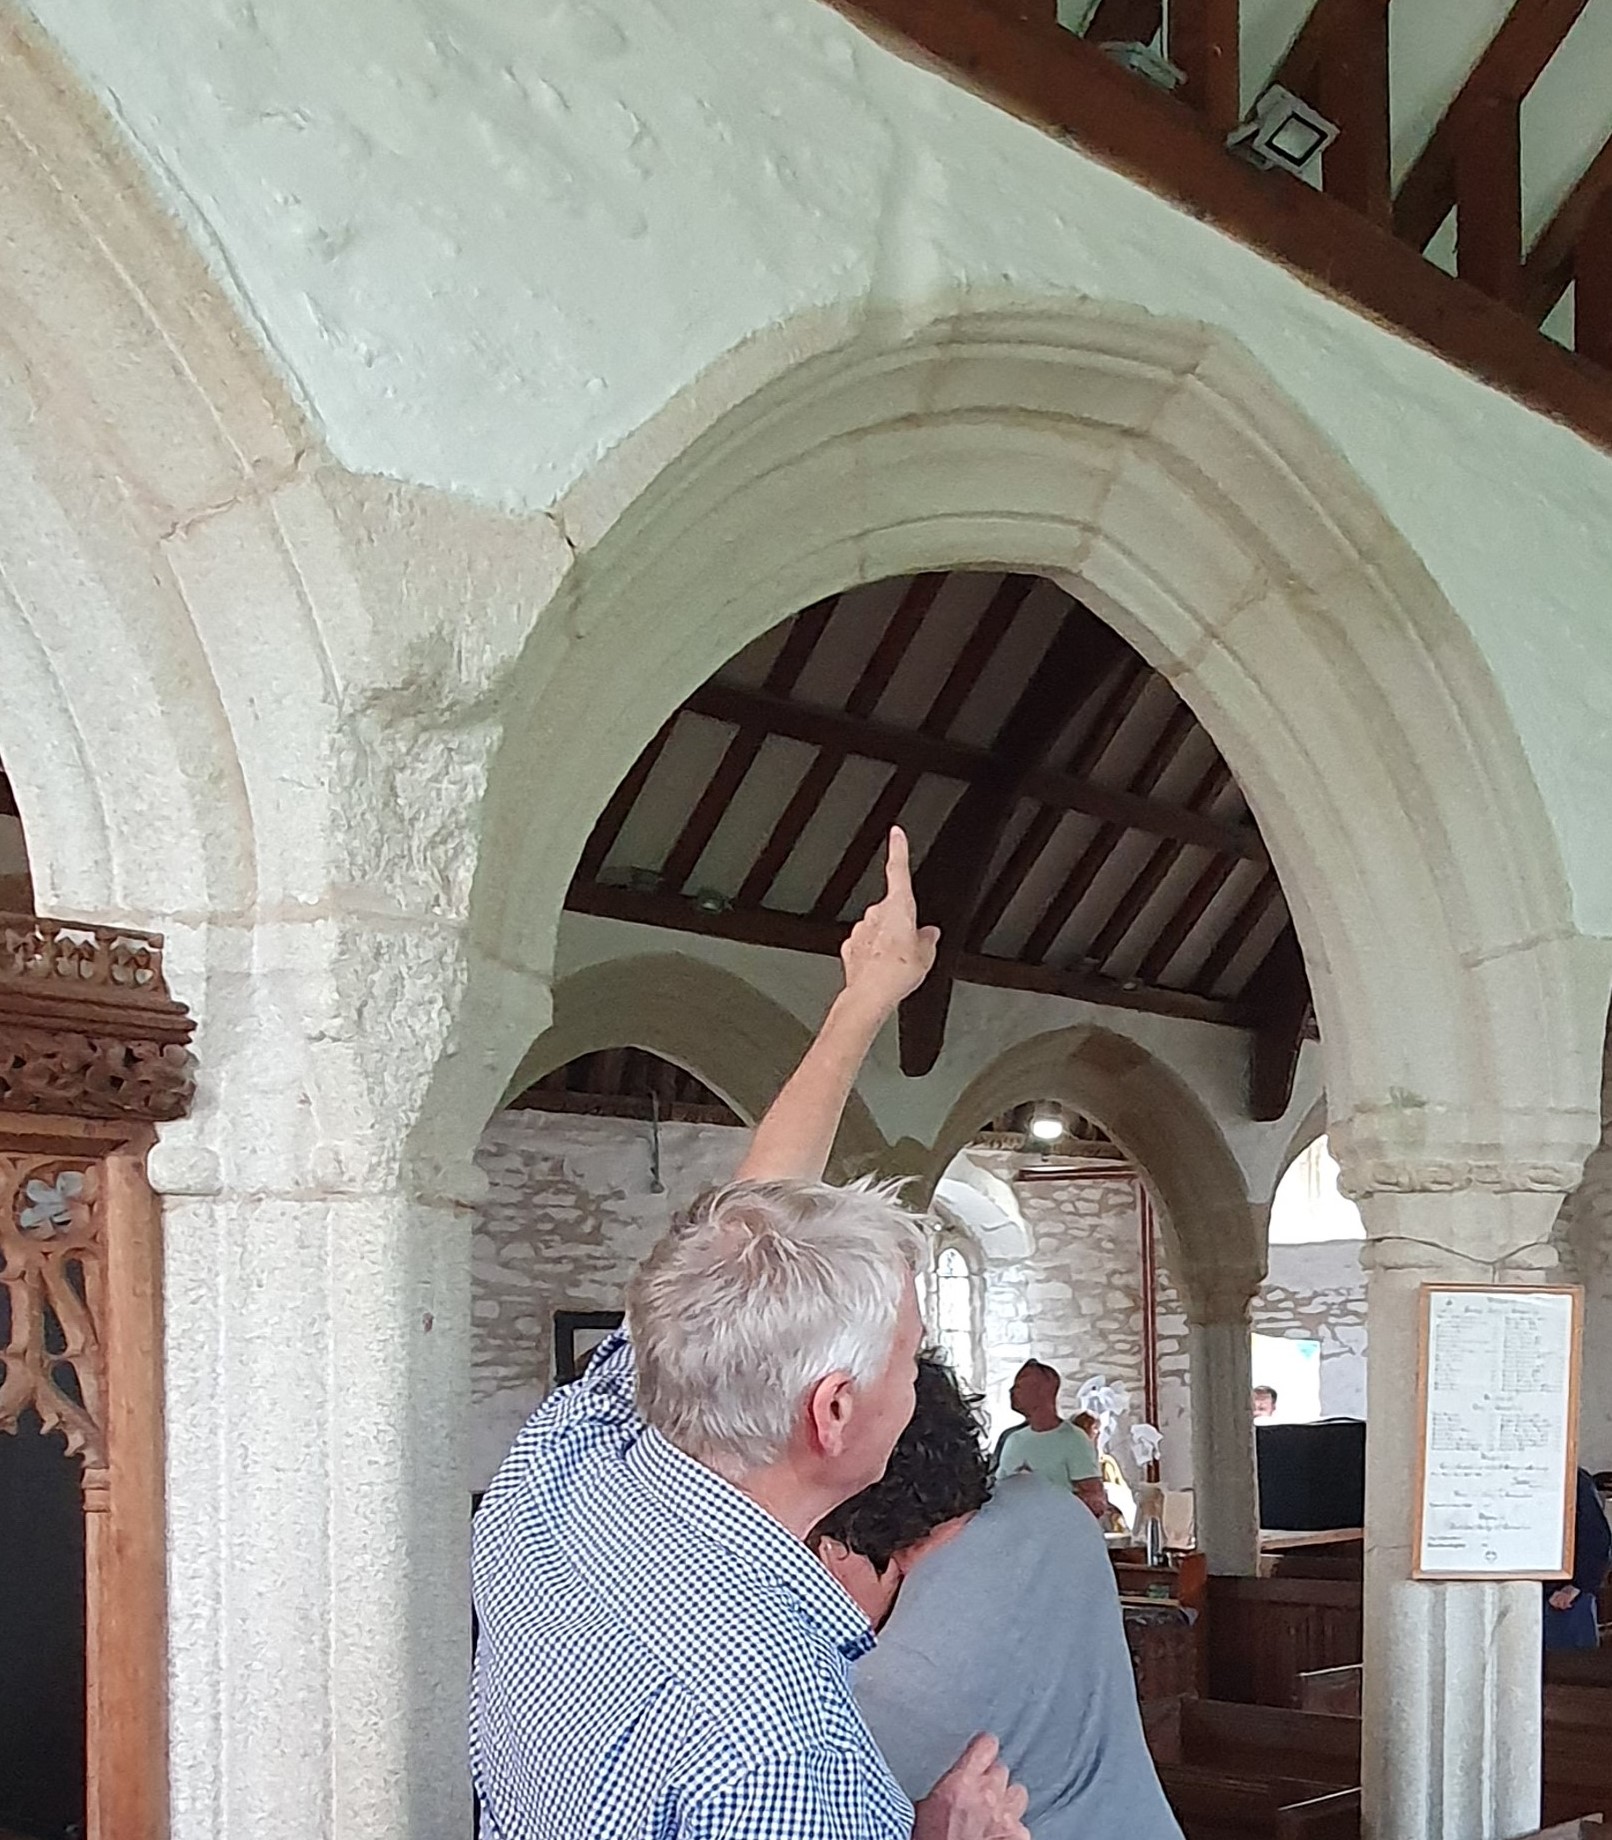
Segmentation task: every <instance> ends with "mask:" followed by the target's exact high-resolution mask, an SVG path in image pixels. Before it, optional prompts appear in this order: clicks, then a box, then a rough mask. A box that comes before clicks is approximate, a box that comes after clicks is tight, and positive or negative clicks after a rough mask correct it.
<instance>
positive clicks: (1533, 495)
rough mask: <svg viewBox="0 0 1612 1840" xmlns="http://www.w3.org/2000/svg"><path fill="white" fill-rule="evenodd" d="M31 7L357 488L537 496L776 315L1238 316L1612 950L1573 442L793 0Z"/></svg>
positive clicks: (1588, 478)
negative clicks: (1561, 855)
mask: <svg viewBox="0 0 1612 1840" xmlns="http://www.w3.org/2000/svg"><path fill="white" fill-rule="evenodd" d="M31 7H32V11H33V13H34V14H35V15H36V16H37V18H38V19H39V20H40V21H41V22H42V23H43V24H44V25H45V26H46V27H47V28H48V29H49V30H50V31H51V32H52V33H54V34H55V35H56V36H57V38H58V40H59V42H60V43H61V44H62V45H63V46H64V47H65V48H66V50H67V52H68V54H69V55H70V57H71V58H72V59H73V60H74V61H75V62H76V64H77V65H78V67H79V69H80V70H81V71H82V72H83V73H84V75H85V77H86V79H87V80H88V81H89V83H90V84H91V85H92V86H93V87H94V88H95V89H96V90H97V91H98V92H99V94H100V96H101V97H102V99H103V100H104V102H105V103H106V105H107V107H108V108H109V110H110V111H111V113H112V115H113V116H114V117H115V118H116V119H117V120H118V121H119V122H120V123H121V124H122V126H123V128H124V130H125V131H126V132H127V134H128V135H129V137H130V139H131V140H132V142H133V144H134V145H135V146H136V148H137V149H138V150H139V152H140V154H141V155H142V157H143V158H144V160H145V163H146V166H147V170H148V172H149V173H150V174H151V175H152V178H153V180H154V181H155V183H156V184H157V185H158V186H159V187H160V188H161V190H162V193H163V195H164V196H165V197H166V198H167V200H168V201H169V203H170V205H171V206H172V207H173V208H174V210H175V211H177V212H178V213H179V214H180V215H181V216H182V217H183V218H184V220H185V221H186V222H187V223H188V224H189V225H190V227H191V229H192V231H193V234H194V236H195V238H196V241H197V243H198V244H199V246H200V247H202V248H203V249H204V250H205V251H206V252H207V254H208V258H209V260H210V261H211V263H212V265H213V268H214V272H215V274H216V275H217V277H218V278H219V280H220V282H221V283H222V284H223V285H224V286H225V287H226V288H227V289H228V290H229V291H230V292H231V293H232V294H233V296H234V298H235V299H236V301H237V303H238V304H239V306H240V308H241V310H242V312H243V314H244V315H245V317H246V318H247V319H248V321H249V322H250V323H251V324H252V325H254V326H255V328H256V329H257V332H258V334H259V337H260V338H261V340H262V343H263V345H264V347H265V349H266V350H267V351H269V352H270V353H271V354H272V355H273V357H274V359H275V361H276V363H277V364H278V365H279V367H280V368H281V370H282V372H283V373H284V374H285V375H286V376H287V377H288V378H289V379H291V380H292V381H293V383H294V385H295V387H296V389H297V390H298V392H299V393H300V395H301V397H302V398H303V400H304V402H305V404H306V405H307V407H308V409H309V410H310V412H311V414H312V416H313V417H314V419H315V422H316V424H317V426H318V427H319V428H320V430H321V431H322V433H323V435H324V437H325V438H326V439H327V440H328V442H329V444H330V446H331V448H332V450H333V452H334V453H335V455H336V457H337V458H338V459H339V460H341V461H343V462H344V463H346V464H347V465H348V466H350V467H352V468H354V469H356V470H359V471H364V472H371V473H375V474H380V475H384V476H386V477H389V478H393V479H402V480H410V481H415V482H424V483H428V484H432V485H436V486H441V487H444V488H447V489H449V490H451V491H454V492H460V493H466V494H469V495H471V496H474V497H476V498H479V499H481V500H484V501H488V502H492V503H496V504H498V505H502V506H510V507H519V508H522V509H527V510H536V509H544V508H547V507H549V506H552V505H554V504H555V503H556V501H557V500H559V499H560V497H561V496H562V494H563V493H564V492H565V491H566V489H567V488H568V487H571V486H572V485H574V484H575V483H576V482H577V481H578V480H579V479H580V478H581V477H582V475H583V474H584V473H585V471H586V470H587V469H588V468H589V467H590V466H591V465H592V464H593V463H594V462H595V461H596V460H597V459H598V458H599V457H600V456H601V455H602V454H604V453H605V452H607V451H608V450H609V449H610V448H611V447H612V446H614V445H615V444H616V443H618V442H620V441H622V440H623V439H624V438H625V437H626V436H627V435H628V434H629V433H630V432H631V431H632V430H634V429H635V428H638V427H639V426H641V425H642V424H643V423H645V421H646V420H647V419H648V418H649V417H651V416H652V415H653V414H654V413H655V412H656V411H658V410H659V409H661V408H662V407H664V406H665V405H666V404H668V403H669V402H671V401H672V399H673V398H674V397H675V396H677V395H678V393H679V392H680V391H681V390H683V389H684V388H686V387H687V386H688V385H689V384H690V383H691V382H692V381H693V380H694V379H696V378H697V377H699V376H700V374H701V373H702V372H704V371H707V370H708V369H710V368H711V367H712V366H713V365H715V364H716V363H717V361H718V360H719V359H721V358H722V357H723V356H724V354H726V353H730V352H732V351H734V350H736V349H738V348H739V347H741V346H743V345H744V344H745V342H746V341H747V340H753V339H754V338H755V337H756V335H757V334H759V333H763V332H766V331H768V330H769V329H774V328H779V327H782V326H785V325H788V324H790V323H791V322H793V323H794V324H795V326H796V331H795V332H794V333H793V334H792V335H791V341H790V343H791V345H792V348H793V355H794V356H799V355H801V353H802V352H803V351H805V350H807V349H810V348H811V346H812V345H813V344H814V342H817V341H819V340H820V339H821V338H823V337H828V338H838V337H842V336H843V329H844V327H845V325H846V324H847V322H848V321H854V320H855V319H856V318H858V317H859V316H862V315H865V314H868V313H870V312H874V313H877V312H891V311H893V312H895V313H897V314H900V313H902V312H903V311H905V310H909V309H916V310H918V311H920V312H929V311H933V309H934V307H935V305H936V303H937V302H939V301H942V300H950V301H952V302H954V303H958V304H962V303H965V302H967V301H969V300H976V301H981V302H990V303H997V302H1001V301H1002V300H1004V299H1007V300H1017V299H1037V300H1040V299H1045V298H1048V297H1057V296H1062V297H1066V298H1089V299H1098V300H1104V301H1128V302H1134V303H1136V304H1138V305H1141V306H1143V307H1145V308H1147V309H1148V310H1150V311H1152V312H1154V313H1160V314H1176V315H1181V316H1184V317H1186V318H1188V319H1193V320H1198V321H1204V322H1208V323H1211V324H1213V325H1217V326H1219V327H1221V328H1224V329H1225V330H1226V331H1228V332H1229V333H1231V334H1232V335H1233V336H1234V337H1235V338H1236V339H1238V340H1240V341H1242V342H1243V343H1244V344H1246V346H1247V347H1248V348H1249V349H1250V351H1251V352H1252V353H1253V354H1254V356H1255V357H1256V359H1257V360H1258V361H1259V362H1260V363H1261V364H1262V365H1263V366H1264V367H1265V368H1266V369H1267V370H1268V371H1269V373H1270V374H1271V376H1272V377H1273V378H1274V379H1275V381H1276V382H1277V384H1278V385H1279V386H1280V388H1282V389H1283V390H1284V391H1286V392H1287V394H1288V395H1289V396H1290V397H1291V398H1292V400H1293V401H1294V402H1295V403H1297V404H1298V406H1299V407H1300V409H1301V410H1302V411H1303V412H1304V413H1305V414H1306V415H1308V416H1309V417H1310V418H1311V419H1312V420H1313V421H1314V422H1315V424H1316V425H1317V426H1319V427H1320V428H1321V429H1322V430H1324V431H1325V434H1326V436H1327V437H1328V439H1329V440H1330V441H1331V442H1332V443H1333V444H1334V445H1335V446H1336V448H1337V449H1338V450H1339V452H1340V453H1341V454H1342V456H1343V457H1344V459H1345V460H1346V461H1347V462H1348V464H1349V465H1350V466H1351V467H1353V468H1354V469H1355V471H1356V473H1357V474H1358V475H1359V477H1360V479H1361V480H1362V481H1363V482H1364V484H1365V485H1366V486H1367V488H1368V489H1369V490H1370V491H1371V492H1372V493H1373V494H1374V495H1375V496H1376V498H1377V500H1378V501H1379V503H1380V504H1381V505H1382V507H1383V509H1384V510H1385V512H1386V513H1387V515H1388V516H1389V518H1390V519H1391V520H1392V521H1393V522H1394V523H1395V524H1396V525H1397V527H1398V528H1399V529H1400V530H1401V531H1402V532H1403V533H1404V534H1405V535H1406V536H1407V537H1408V538H1409V540H1410V542H1411V543H1412V544H1413V545H1414V547H1415V548H1416V550H1417V552H1418V553H1419V555H1420V556H1421V558H1422V559H1423V561H1424V562H1425V563H1426V565H1427V567H1428V568H1429V570H1430V571H1431V573H1432V575H1433V576H1434V578H1435V579H1436V580H1437V582H1438V583H1439V585H1440V586H1441V587H1442V588H1443V590H1444V591H1445V592H1446V593H1447V594H1448V596H1449V597H1450V600H1451V601H1452V603H1453V604H1454V606H1455V608H1456V609H1457V611H1458V613H1459V615H1460V617H1461V618H1462V619H1463V620H1464V621H1465V622H1466V623H1467V625H1468V626H1469V627H1470V629H1471V630H1472V632H1473V633H1474V635H1475V636H1476V638H1477V640H1478V643H1479V645H1480V647H1481V648H1482V650H1483V651H1484V652H1485V654H1486V655H1487V656H1488V658H1489V659H1490V661H1491V662H1492V664H1493V666H1494V669H1495V673H1496V676H1497V678H1498V680H1499V683H1500V687H1501V691H1502V694H1503V696H1504V697H1505V700H1506V702H1507V704H1508V706H1509V708H1510V711H1511V714H1512V716H1513V718H1514V719H1515V721H1516V723H1517V725H1518V728H1519V731H1520V733H1521V737H1522V741H1523V745H1524V748H1525V750H1526V752H1527V755H1528V758H1529V760H1530V762H1531V764H1532V767H1533V769H1534V772H1535V773H1536V775H1537V776H1538V778H1539V781H1540V783H1541V785H1542V787H1543V788H1544V790H1545V793H1546V797H1547V800H1548V802H1549V804H1550V806H1551V809H1552V813H1553V818H1554V822H1555V823H1556V825H1557V827H1558V829H1559V833H1560V836H1561V839H1562V843H1563V847H1564V851H1565V854H1566V856H1567V859H1568V864H1569V870H1570V874H1571V877H1572V881H1573V887H1574V894H1575V898H1576V911H1577V914H1578V916H1579V919H1580V922H1581V924H1582V926H1583V927H1584V929H1585V930H1586V931H1589V932H1592V933H1597V934H1607V933H1612V854H1609V853H1608V852H1607V851H1606V850H1605V849H1604V847H1603V839H1602V826H1601V821H1600V800H1599V789H1600V787H1601V785H1602V784H1603V783H1604V780H1605V776H1606V771H1607V766H1608V756H1609V748H1612V742H1609V736H1612V720H1609V717H1612V675H1609V674H1608V673H1606V672H1604V671H1600V670H1597V669H1594V668H1586V667H1587V666H1589V665H1591V664H1592V662H1593V661H1594V660H1596V659H1597V658H1599V657H1600V656H1601V655H1602V653H1603V647H1604V627H1603V623H1602V614H1603V601H1604V589H1603V584H1604V582H1605V580H1606V579H1607V578H1608V576H1609V574H1612V518H1609V517H1608V516H1607V508H1608V505H1609V504H1612V459H1609V458H1608V457H1607V456H1606V455H1604V454H1602V453H1600V452H1598V451H1595V450H1593V449H1592V448H1590V447H1589V446H1588V445H1587V444H1586V443H1584V442H1583V441H1581V440H1580V439H1579V438H1577V437H1576V436H1574V435H1572V434H1570V433H1568V432H1567V431H1565V430H1564V429H1562V428H1560V427H1557V426H1555V425H1553V424H1551V423H1550V422H1548V421H1546V420H1544V419H1543V418H1541V417H1539V416H1537V415H1535V414H1532V413H1530V412H1529V411H1527V410H1524V409H1522V408H1520V407H1519V406H1517V405H1516V404H1514V403H1512V402H1510V401H1508V400H1507V399H1505V398H1503V397H1502V396H1500V395H1499V394H1497V393H1495V392H1493V391H1491V390H1489V389H1487V388H1485V387H1483V386H1480V385H1478V384H1475V383H1473V382H1472V381H1471V380H1470V379H1468V378H1466V377H1464V376H1462V375H1461V374H1459V373H1458V372H1456V371H1455V370H1453V369H1452V368H1451V367H1449V366H1447V365H1445V364H1444V363H1442V362H1441V361H1440V360H1438V359H1437V358H1435V357H1433V356H1431V355H1430V354H1428V353H1426V352H1424V351H1421V350H1419V349H1417V348H1415V347H1413V346H1411V345H1409V344H1407V343H1406V342H1404V341H1403V340H1400V339H1398V338H1396V337H1394V336H1393V335H1391V334H1389V333H1387V332H1385V331H1383V330H1382V329H1380V328H1379V327H1376V326H1374V325H1372V324H1371V323H1369V322H1368V321H1367V320H1365V319H1364V318H1362V317H1361V316H1359V315H1357V314H1353V313H1350V312H1349V311H1347V310H1346V309H1345V308H1343V307H1341V306H1339V305H1337V304H1336V303H1334V302H1332V301H1329V300H1327V299H1324V298H1323V297H1322V296H1320V295H1319V294H1317V293H1316V292H1314V291H1313V290H1311V289H1309V288H1307V287H1306V286H1305V285H1304V284H1303V283H1302V282H1300V281H1299V280H1297V279H1296V278H1294V277H1293V276H1291V275H1290V274H1287V273H1286V272H1284V271H1283V270H1281V269H1280V268H1278V267H1277V266H1276V265H1274V264H1272V263H1269V262H1267V261H1265V260H1263V259H1261V258H1259V257H1257V256H1255V255H1253V254H1252V253H1250V252H1249V251H1247V250H1245V249H1243V248H1241V247H1240V246H1238V245H1237V244H1235V243H1233V242H1232V241H1230V240H1229V239H1227V238H1225V237H1223V236H1221V235H1220V234H1218V233H1217V232H1216V231H1214V230H1212V229H1210V228H1208V227H1206V226H1204V225H1202V224H1200V223H1197V222H1196V221H1194V220H1193V219H1191V218H1190V217H1189V216H1187V215H1186V214H1185V213H1184V212H1181V211H1179V210H1177V209H1175V208H1173V207H1172V206H1170V205H1168V204H1166V203H1164V202H1163V201H1161V200H1158V199H1156V198H1153V197H1151V196H1150V195H1148V194H1147V193H1145V192H1143V191H1141V190H1139V189H1138V188H1137V187H1135V186H1134V185H1132V184H1131V183H1129V182H1128V181H1126V180H1124V179H1122V178H1120V177H1119V176H1117V175H1116V174H1113V173H1111V172H1108V171H1107V170H1105V169H1103V168H1102V167H1100V166H1098V165H1096V164H1095V163H1094V162H1092V161H1090V160H1089V159H1087V158H1085V157H1084V156H1083V155H1081V154H1080V153H1079V152H1077V151H1075V150H1074V149H1072V148H1070V147H1068V146H1064V145H1059V144H1055V143H1054V142H1053V141H1052V140H1051V139H1050V138H1048V137H1045V136H1042V135H1040V134H1038V133H1036V132H1035V131H1033V130H1032V129H1030V128H1027V127H1025V126H1024V125H1022V124H1020V123H1018V122H1016V121H1014V120H1013V119H1011V118H1010V117H1008V116H1007V115H1006V114H1005V113H1003V112H1001V111H999V110H997V109H994V108H992V107H991V106H989V105H987V104H986V103H984V102H982V101H980V100H978V99H976V98H974V97H972V96H970V95H968V94H965V93H964V92H963V91H961V90H960V89H958V88H956V87H955V86H953V85H951V84H949V83H947V82H946V81H944V80H943V79H941V78H940V77H938V76H935V75H933V74H931V73H928V72H926V71H923V70H920V69H918V68H916V67H914V66H911V65H908V64H906V63H904V62H902V61H901V60H899V59H898V58H896V57H895V56H893V55H892V54H891V53H889V52H887V51H885V50H883V49H881V48H879V47H877V46H875V45H874V44H873V43H872V42H871V41H870V40H868V39H867V38H865V37H863V36H862V35H860V34H859V33H857V32H856V31H855V30H854V29H853V28H852V27H851V26H850V25H849V24H847V23H846V22H845V21H844V20H843V19H841V18H839V17H838V16H836V15H834V14H832V13H830V12H829V11H828V10H827V9H826V8H824V7H822V6H821V5H819V4H817V0H763V3H759V4H757V3H751V0H641V3H640V4H638V5H636V6H634V8H633V9H632V10H631V14H630V18H629V17H628V16H627V15H626V13H625V12H624V11H623V10H622V9H621V8H619V7H611V6H608V5H605V4H601V3H599V0H543V3H542V4H538V5H535V6H532V7H528V8H523V9H520V10H519V11H512V10H511V9H508V8H503V7H495V6H490V5H487V4H484V3H481V0H354V4H350V5H347V6H344V7H342V8H340V9H338V10H336V11H334V12H333V11H332V10H331V9H330V8H329V7H327V6H324V5H321V4H319V0H285V3H284V4H282V5H279V6H276V7H275V8H272V9H267V8H262V7H258V6H254V5H252V4H250V3H249V0H147V4H146V5H144V6H142V7H140V8H138V9H131V8H129V7H127V6H124V5H121V4H119V0H31ZM176 45H183V46H184V47H185V55H184V57H183V58H177V57H175V56H173V54H172V50H173V47H174V46H176ZM814 327H815V328H817V330H815V331H814ZM722 387H723V388H726V387H728V386H722ZM713 406H714V405H713ZM694 413H695V417H696V419H699V417H700V415H701V414H702V411H700V410H699V409H698V408H696V409H695V411H694ZM1409 422H1413V423H1414V428H1415V438H1414V439H1410V438H1407V433H1406V430H1407V425H1408V423H1409ZM670 432H671V435H672V438H673V439H674V440H675V442H676V444H677V445H678V446H680V445H681V444H682V442H683V440H684V439H686V433H687V430H686V428H683V427H680V428H679V429H677V430H673V431H670ZM1524 603H1525V604H1527V605H1528V606H1529V607H1530V609H1531V611H1532V617H1531V618H1530V620H1529V621H1527V622H1519V621H1518V620H1517V619H1516V617H1515V609H1516V607H1517V606H1518V605H1519V604H1524ZM1546 633H1548V634H1549V635H1550V639H1549V642H1548V643H1546V642H1544V640H1543V635H1545V634H1546Z"/></svg>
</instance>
